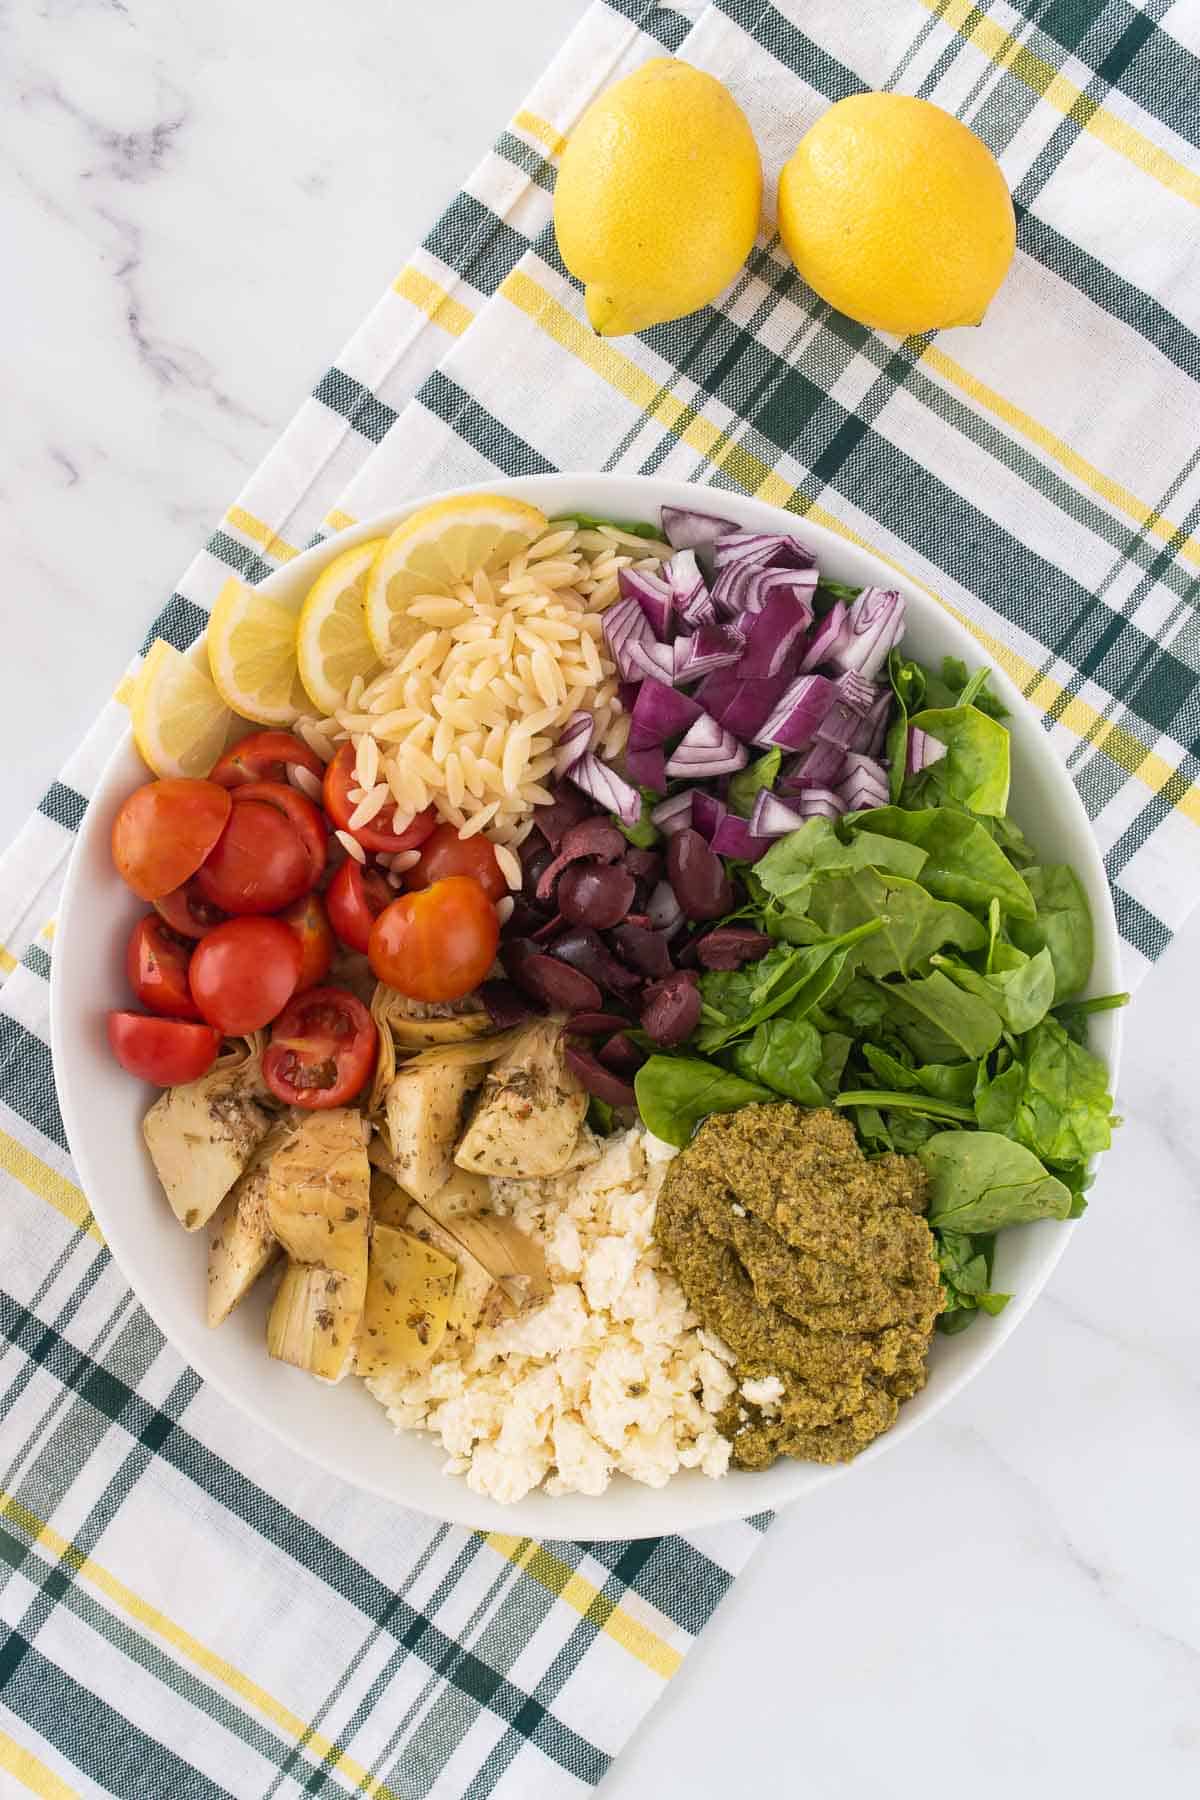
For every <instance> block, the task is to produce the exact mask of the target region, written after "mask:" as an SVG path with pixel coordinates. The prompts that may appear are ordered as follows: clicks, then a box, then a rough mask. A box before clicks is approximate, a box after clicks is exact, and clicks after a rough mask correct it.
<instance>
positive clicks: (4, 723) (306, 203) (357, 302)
mask: <svg viewBox="0 0 1200 1800" xmlns="http://www.w3.org/2000/svg"><path fill="white" fill-rule="evenodd" d="M583 10H584V0H507V4H505V5H503V6H501V5H497V4H490V5H482V4H479V3H478V0H474V3H472V0H439V4H438V5H437V6H436V7H428V8H426V7H418V6H416V5H413V4H411V3H410V4H407V5H406V4H404V3H403V0H357V4H356V5H355V6H354V7H353V8H343V7H338V6H334V5H333V4H331V3H330V0H254V4H253V5H250V6H246V5H244V4H242V3H241V0H209V4H207V5H206V6H204V7H185V6H184V5H182V4H181V3H180V0H172V4H169V5H162V4H155V3H154V0H40V3H39V4H38V5H37V6H36V7H35V6H32V5H27V6H24V7H18V8H5V9H3V12H2V13H0V148H2V154H0V194H2V195H3V213H4V241H5V247H6V255H5V276H6V279H5V281H4V283H3V285H2V286H0V321H2V326H3V333H2V334H3V341H4V344H5V347H6V355H5V356H4V358H3V359H2V363H0V421H2V423H0V567H2V568H3V571H4V590H5V598H4V602H3V617H4V661H3V668H4V672H5V677H6V681H5V688H6V694H5V699H6V705H5V709H4V713H3V717H2V719H0V766H2V767H3V769H4V778H3V782H2V783H0V840H3V841H6V840H7V838H8V837H9V836H10V835H11V833H12V832H13V831H14V830H15V828H16V827H17V825H18V824H19V823H20V821H21V819H22V817H23V816H24V814H25V812H26V811H27V810H28V809H29V808H30V807H31V806H32V805H34V804H35V803H36V801H37V799H38V797H39V795H40V794H41V792H42V790H43V789H44V788H45V786H46V784H47V782H48V781H49V779H50V778H51V776H52V775H53V774H54V772H55V769H56V768H57V766H58V764H59V763H60V762H61V760H62V759H63V757H64V756H65V754H66V753H67V752H68V750H69V749H70V748H71V746H72V745H73V743H74V742H75V740H76V738H77V737H78V736H79V735H80V733H81V731H82V729H83V727H84V726H85V724H86V723H87V722H88V720H89V719H90V717H91V715H92V714H93V713H94V711H95V710H96V709H97V707H98V706H99V704H100V702H101V701H102V699H103V698H104V697H105V695H106V694H107V693H109V692H111V690H112V687H113V685H114V684H115V681H116V679H117V677H118V676H119V673H120V671H121V669H122V667H123V665H124V663H125V661H126V659H127V657H128V655H129V653H130V650H131V647H133V646H135V645H136V643H137V642H138V641H139V640H140V638H141V636H142V633H143V631H144V629H145V626H146V624H147V622H148V621H149V620H150V619H151V618H152V617H153V615H154V614H155V613H156V611H157V610H158V607H159V606H160V604H161V603H162V601H163V599H164V598H165V597H166V595H167V594H168V593H169V592H170V589H171V587H172V584H173V583H174V581H175V579H176V577H177V576H178V574H179V573H180V572H181V571H182V569H183V568H184V566H185V565H186V564H187V562H188V560H189V559H190V557H191V555H192V553H193V551H194V549H195V548H196V546H197V545H198V544H199V543H200V542H201V541H202V540H203V539H204V537H205V536H206V535H207V533H208V531H209V530H210V529H211V527H212V524H213V522H214V521H215V520H216V519H217V517H218V516H219V515H220V513H221V511H222V510H223V508H224V507H225V506H226V505H227V504H228V502H229V500H230V499H231V498H232V496H233V494H234V493H235V492H236V490H237V489H238V487H239V486H240V484H241V482H242V480H243V478H244V476H245V474H246V473H247V472H248V471H249V470H250V469H251V468H252V467H253V465H254V464H255V463H256V462H257V461H258V459H259V457H260V456H261V455H262V454H263V452H264V451H265V450H266V449H267V447H268V446H269V445H270V443H271V442H272V440H273V439H274V438H275V436H276V435H277V433H278V432H279V430H280V429H281V427H282V426H283V424H284V423H285V422H286V420H287V419H288V417H289V416H290V414H291V412H292V410H293V408H294V407H295V405H296V404H297V402H298V401H299V399H300V398H301V396H302V395H303V394H305V393H306V392H307V391H308V390H309V389H310V388H311V386H312V384H313V382H314V381H315V380H316V379H317V378H318V377H319V376H320V375H321V374H322V373H323V372H324V370H325V368H326V366H327V365H328V363H329V361H330V360H331V358H332V357H333V355H334V354H335V353H336V351H337V349H338V347H339V346H340V345H341V343H342V342H343V340H344V339H345V338H346V337H347V336H348V335H349V333H350V332H351V330H352V329H353V328H354V327H355V326H356V325H357V323H358V322H359V320H360V318H361V317H362V315H363V314H364V313H365V312H366V310H367V308H368V307H369V306H370V305H371V304H372V302H373V301H374V300H375V298H376V295H377V293H378V292H379V291H380V290H381V289H382V288H383V286H384V285H385V283H386V282H387V281H388V280H389V279H390V277H391V276H392V275H393V274H394V272H395V270H396V268H397V267H399V265H400V263H401V262H402V261H403V258H404V255H405V254H406V252H407V250H408V249H409V247H410V246H411V245H412V244H413V243H414V242H415V241H416V240H417V239H418V238H419V237H420V236H421V235H422V233H423V232H424V231H425V230H426V228H427V227H428V225H429V223H430V222H431V221H432V219H433V218H434V216H435V214H436V212H437V211H438V209H439V208H440V207H441V205H442V204H443V203H444V202H445V201H446V200H447V199H448V198H449V197H450V196H451V194H452V193H453V192H454V190H455V189H456V188H457V187H458V185H459V184H460V182H461V180H462V179H463V177H464V176H465V175H466V173H467V171H468V170H469V169H470V167H471V166H472V165H473V164H474V162H475V161H476V160H477V158H478V156H479V155H480V154H481V152H482V151H483V149H484V148H485V146H486V144H487V143H488V142H489V141H490V139H491V138H492V136H493V135H494V134H495V132H496V131H497V130H498V129H499V127H500V126H501V125H502V124H503V123H504V122H505V120H506V119H507V118H508V117H509V116H510V114H511V113H512V111H513V110H514V109H515V107H516V106H517V105H518V104H519V102H520V100H521V97H522V95H523V93H524V92H525V90H526V89H527V87H528V86H529V84H530V83H531V81H532V79H533V78H534V76H535V75H536V74H537V72H538V71H539V70H540V68H541V67H542V66H543V65H544V63H545V62H546V61H547V60H548V59H549V57H550V56H551V55H552V54H553V52H554V50H555V49H556V48H557V46H558V43H559V41H560V40H561V38H562V36H563V35H564V33H565V32H566V30H567V29H568V27H569V26H570V25H571V24H572V23H573V22H574V21H575V19H576V18H577V17H578V16H579V15H580V14H581V13H582V11H583ZM281 324H282V327H283V328H282V329H281ZM135 496H136V506H135V505H134V503H133V502H134V497H135ZM135 517H136V524H134V523H132V521H133V520H134V518H135ZM1197 992H1200V919H1198V920H1197V922H1196V923H1195V924H1194V925H1193V926H1192V927H1191V928H1190V929H1189V930H1188V931H1187V932H1186V933H1185V934H1184V936H1183V938H1182V940H1181V941H1180V942H1179V943H1178V944H1176V945H1175V947H1174V948H1173V949H1172V951H1171V952H1170V955H1169V957H1168V959H1167V963H1166V966H1165V968H1164V969H1162V970H1161V971H1160V972H1159V974H1158V975H1157V977H1155V978H1152V979H1151V981H1150V983H1149V984H1148V986H1147V988H1146V989H1145V990H1144V991H1143V993H1142V996H1141V997H1140V999H1139V1003H1138V1005H1137V1007H1136V1009H1135V1010H1134V1012H1133V1014H1132V1016H1131V1018H1130V1022H1129V1029H1128V1034H1127V1038H1126V1052H1125V1068H1124V1072H1123V1076H1122V1081H1121V1092H1120V1099H1121V1110H1122V1111H1123V1113H1124V1115H1125V1121H1126V1122H1125V1126H1124V1128H1123V1130H1122V1131H1121V1133H1120V1138H1119V1144H1118V1147H1117V1149H1116V1150H1115V1151H1114V1152H1113V1155H1112V1158H1111V1161H1110V1163H1109V1164H1108V1166H1107V1169H1106V1172H1105V1176H1104V1179H1103V1182H1102V1184H1101V1187H1100V1190H1099V1192H1098V1193H1097V1194H1096V1196H1095V1199H1094V1205H1093V1209H1092V1212H1091V1213H1090V1215H1089V1217H1088V1218H1087V1220H1086V1221H1085V1223H1084V1226H1083V1227H1082V1229H1080V1230H1079V1231H1078V1232H1077V1234H1076V1237H1075V1242H1074V1243H1073V1244H1072V1246H1071V1251H1070V1254H1069V1256H1068V1257H1067V1258H1066V1259H1065V1260H1064V1262H1063V1264H1062V1265H1061V1267H1060V1269H1059V1270H1058V1272H1057V1273H1056V1275H1055V1277H1054V1280H1053V1282H1052V1284H1051V1287H1050V1289H1049V1291H1048V1292H1047V1294H1046V1295H1045V1296H1044V1297H1043V1299H1042V1300H1041V1302H1040V1303H1039V1305H1038V1306H1037V1308H1036V1309H1035V1311H1034V1312H1033V1314H1032V1316H1031V1317H1030V1319H1029V1320H1028V1321H1027V1322H1026V1324H1025V1325H1024V1326H1023V1327H1022V1329H1021V1331H1020V1332H1019V1333H1018V1334H1017V1336H1016V1337H1015V1339H1014V1340H1013V1342H1012V1343H1011V1344H1010V1345H1009V1346H1008V1347H1007V1348H1006V1350H1005V1352H1004V1354H1003V1355H1002V1356H1001V1357H999V1358H998V1359H997V1361H996V1362H994V1363H993V1364H992V1365H991V1366H990V1367H989V1368H987V1369H986V1370H985V1371H984V1372H983V1374H982V1375H981V1376H980V1377H979V1378H978V1380H977V1381H976V1382H975V1383H974V1384H973V1385H972V1386H971V1387H970V1388H969V1389H968V1390H967V1392H966V1393H964V1394H963V1395H961V1396H960V1397H959V1398H958V1399H957V1400H956V1401H955V1402H954V1403H953V1404H952V1405H950V1406H949V1407H948V1408H947V1409H946V1411H945V1412H944V1413H942V1414H941V1415H940V1417H939V1418H937V1419H936V1420H935V1421H934V1422H933V1423H932V1424H931V1425H930V1426H929V1427H928V1428H927V1429H926V1430H925V1431H924V1432H923V1433H921V1434H920V1435H919V1436H918V1437H917V1438H916V1439H915V1440H914V1441H910V1442H908V1443H906V1444H904V1445H902V1446H901V1447H900V1448H899V1449H897V1450H896V1451H895V1453H894V1454H893V1455H891V1456H890V1457H887V1458H884V1459H883V1460H882V1461H880V1462H878V1463H875V1464H873V1465H871V1466H869V1467H867V1468H864V1469H863V1470H862V1471H861V1472H860V1473H859V1474H857V1475H855V1476H854V1477H852V1478H851V1479H849V1480H847V1481H844V1482H842V1483H839V1484H835V1485H833V1486H831V1487H827V1488H824V1489H822V1490H821V1491H819V1492H818V1493H817V1494H815V1495H814V1496H812V1498H810V1499H809V1500H807V1501H806V1502H805V1503H804V1504H803V1506H802V1507H800V1508H798V1509H797V1510H795V1511H793V1512H792V1513H791V1514H789V1515H787V1516H785V1517H783V1518H782V1519H780V1520H779V1521H778V1523H777V1524H776V1526H775V1527H774V1529H773V1531H772V1532H771V1534H770V1536H769V1538H768V1540H767V1542H766V1544H765V1546H764V1547H763V1549H762V1550H761V1551H760V1552H759V1555H758V1557H757V1560H756V1562H755V1563H754V1564H753V1565H752V1566H751V1568H750V1570H749V1571H748V1573H747V1574H746V1575H744V1576H743V1577H742V1579H741V1581H740V1582H739V1583H738V1585H737V1587H736V1589H735V1590H734V1592H733V1594H732V1595H731V1596H730V1598H729V1599H728V1600H727V1602H726V1603H725V1608H724V1610H723V1612H722V1613H721V1614H720V1615H719V1617H718V1619H717V1620H716V1621H715V1622H714V1623H713V1625H712V1626H711V1627H710V1628H709V1631H708V1633H707V1634H706V1636H705V1638H704V1639H703V1640H702V1642H701V1644H700V1645H699V1647H698V1648H697V1649H696V1651H695V1652H694V1653H693V1655H692V1657H691V1658H690V1659H689V1661H688V1663H687V1664H686V1666H685V1668H684V1670H683V1671H682V1673H681V1674H680V1675H679V1676H678V1677H677V1678H676V1680H675V1681H674V1682H673V1684H672V1686H671V1689H670V1690H669V1693H668V1695H667V1697H666V1699H665V1700H664V1701H663V1702H662V1703H661V1704H660V1705H659V1707H658V1708H657V1709H656V1710H655V1712H654V1713H653V1714H652V1715H651V1717H650V1719H649V1720H648V1721H647V1723H646V1725H645V1726H644V1727H643V1728H642V1730H641V1731H640V1732H639V1733H638V1735H637V1737H636V1738H635V1740H634V1742H633V1743H632V1744H631V1745H630V1746H629V1747H628V1749H627V1750H626V1751H625V1753H624V1754H623V1755H622V1756H621V1758H620V1759H619V1761H618V1763H617V1764H616V1766H615V1768H614V1770H613V1772H612V1774H611V1775H610V1776H609V1777H608V1779H607V1782H606V1785H605V1789H604V1792H605V1793H606V1794H607V1795H610V1796H611V1800H618V1796H621V1797H622V1800H635V1797H639V1800H640V1797H641V1796H644V1795H647V1794H662V1795H666V1796H668V1797H671V1800H673V1797H674V1796H675V1795H683V1794H691V1795H696V1796H710V1795H711V1796H713V1797H714V1800H715V1797H716V1796H724V1795H726V1794H728V1793H730V1792H745V1791H748V1790H749V1787H750V1786H752V1787H753V1790H754V1791H755V1792H757V1793H765V1794H769V1795H776V1794H779V1795H785V1794H786V1795H791V1794H797V1795H799V1794H803V1795H804V1796H805V1800H860V1797H863V1800H866V1797H867V1796H870V1797H871V1800H875V1797H876V1796H886V1797H888V1800H890V1797H891V1796H900V1797H904V1796H907V1795H910V1794H916V1793H926V1792H934V1793H937V1792H942V1793H946V1792H949V1791H951V1790H954V1789H958V1790H960V1791H963V1792H968V1793H970V1795H971V1796H972V1800H1011V1797H1012V1795H1013V1794H1014V1793H1018V1792H1023V1793H1032V1794H1035V1795H1038V1796H1041V1795H1050V1794H1059V1793H1061V1794H1065V1795H1072V1796H1073V1795H1077V1794H1078V1795H1083V1794H1086V1795H1088V1796H1089V1800H1104V1797H1107V1796H1109V1795H1112V1796H1117V1795H1124V1794H1126V1793H1127V1792H1129V1791H1130V1790H1131V1789H1136V1791H1137V1792H1139V1793H1143V1794H1149V1795H1153V1796H1155V1800H1174V1797H1175V1796H1179V1797H1180V1800H1182V1797H1183V1796H1184V1795H1189V1796H1190V1795H1192V1794H1195V1793H1196V1792H1197V1791H1200V1540H1198V1525H1197V1520H1198V1518H1200V1506H1198V1500H1200V1355H1198V1350H1200V1330H1198V1327H1197V1317H1198V1314H1200V1302H1198V1299H1197V1294H1198V1281H1197V1271H1198V1270H1200V1207H1198V1204H1197V1190H1198V1189H1200V1130H1198V1128H1197V1123H1196V1119H1197V1110H1196V1103H1195V1088H1196V1076H1197V1055H1196V1050H1195V1043H1196V1037H1195V1022H1194V1018H1195V1007H1194V1002H1193V1001H1192V1000H1191V999H1190V996H1194V995H1195V994H1196V993H1197ZM985 1328H986V1327H984V1326H981V1327H980V1329H985ZM751 1743H752V1744H753V1746H754V1749H753V1770H754V1774H753V1777H752V1780H751V1782H750V1783H749V1784H748V1783H747V1775H748V1773H749V1769H748V1767H747V1762H746V1757H747V1752H748V1749H749V1747H750V1745H751Z"/></svg>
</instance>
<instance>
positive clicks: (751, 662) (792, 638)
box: [738, 588, 812, 681]
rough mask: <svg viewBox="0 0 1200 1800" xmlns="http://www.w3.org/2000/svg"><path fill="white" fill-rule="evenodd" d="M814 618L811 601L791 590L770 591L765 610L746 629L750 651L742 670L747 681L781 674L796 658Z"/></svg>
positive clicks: (740, 666) (761, 679)
mask: <svg viewBox="0 0 1200 1800" xmlns="http://www.w3.org/2000/svg"><path fill="white" fill-rule="evenodd" d="M811 618H812V613H811V611H810V610H809V607H808V603H807V602H806V601H805V600H802V599H797V597H796V595H795V594H794V593H792V592H789V591H788V590H787V589H784V588H780V589H777V590H776V591H775V592H773V593H771V594H768V596H767V599H766V602H765V604H764V606H763V609H762V611H761V612H759V613H755V614H754V615H753V616H752V617H751V618H750V620H749V623H748V625H747V628H746V654H745V655H744V656H743V657H742V660H741V663H740V665H739V669H738V673H739V674H740V675H741V676H742V678H743V680H745V681H766V680H769V679H770V677H771V676H772V675H778V674H779V672H780V670H781V669H782V668H783V667H784V666H785V664H787V663H788V662H789V661H790V660H792V659H793V652H794V651H795V649H796V647H797V645H798V644H799V642H800V640H801V638H802V637H803V636H804V633H805V632H806V631H807V630H808V625H809V621H810V620H811Z"/></svg>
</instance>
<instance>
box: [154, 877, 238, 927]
mask: <svg viewBox="0 0 1200 1800" xmlns="http://www.w3.org/2000/svg"><path fill="white" fill-rule="evenodd" d="M154 910H155V912H156V913H157V914H158V916H159V918H160V919H162V920H163V921H164V922H165V923H166V924H167V925H169V926H170V927H171V930H172V931H177V932H178V933H179V935H180V936H181V937H187V938H202V937H203V936H204V934H205V932H206V931H211V930H212V928H213V926H214V925H223V924H224V923H225V921H226V919H227V918H228V917H229V914H228V913H227V912H223V911H222V909H221V908H220V907H219V906H213V905H212V904H211V903H210V902H209V901H208V900H206V899H205V898H204V896H203V894H202V893H201V892H200V890H199V888H198V887H197V886H196V877H195V876H194V875H193V876H192V879H191V880H190V881H185V882H184V884H183V886H182V887H177V888H172V890H171V892H170V893H169V894H160V895H159V897H158V899H157V900H156V901H155V902H154Z"/></svg>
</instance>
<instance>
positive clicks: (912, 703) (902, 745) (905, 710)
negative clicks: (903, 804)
mask: <svg viewBox="0 0 1200 1800" xmlns="http://www.w3.org/2000/svg"><path fill="white" fill-rule="evenodd" d="M888 680H889V681H890V682H891V684H892V693H893V695H894V697H895V702H896V705H895V711H894V713H893V715H892V722H891V724H890V725H889V727H888V732H887V739H886V742H885V744H884V756H885V757H886V760H887V765H888V793H889V795H890V797H891V799H892V801H893V802H895V801H897V800H899V798H900V790H901V788H902V787H903V786H904V777H905V773H906V771H907V769H908V721H909V717H910V715H911V714H912V713H915V712H918V711H919V710H920V709H921V707H922V706H924V704H925V692H926V688H927V687H928V678H927V676H926V674H925V671H924V669H923V668H922V667H921V665H920V663H916V662H906V661H905V659H904V658H903V657H902V656H901V654H900V652H899V651H898V650H893V651H892V652H891V654H890V655H889V656H888Z"/></svg>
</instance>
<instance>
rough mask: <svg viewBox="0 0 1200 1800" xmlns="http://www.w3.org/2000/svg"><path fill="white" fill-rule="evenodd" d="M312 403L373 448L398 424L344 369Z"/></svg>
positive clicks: (330, 373)
mask: <svg viewBox="0 0 1200 1800" xmlns="http://www.w3.org/2000/svg"><path fill="white" fill-rule="evenodd" d="M313 399H314V400H319V401H320V402H321V404H322V406H327V407H328V408H329V410H330V411H331V412H335V413H340V414H341V416H342V418H343V419H348V420H349V422H350V424H351V425H353V427H354V429H355V431H358V432H361V433H362V435H363V437H365V438H366V439H368V441H369V442H370V443H372V444H381V443H382V442H383V440H384V438H385V437H386V436H387V434H388V432H389V431H390V430H391V428H392V426H393V425H394V424H395V423H396V412H395V408H394V407H391V406H388V405H387V404H386V402H385V401H383V400H380V399H378V398H377V397H376V396H375V395H374V394H373V393H372V392H371V390H370V388H369V387H364V385H363V383H362V382H361V381H356V380H355V378H354V376H353V375H347V374H346V373H345V371H344V370H343V369H338V368H333V369H329V370H327V371H326V373H325V374H324V375H322V377H321V379H320V381H319V382H318V383H317V385H316V387H315V388H314V389H313ZM264 568H267V569H269V568H270V564H269V563H268V564H265V565H264ZM259 579H261V577H260V578H259Z"/></svg>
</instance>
